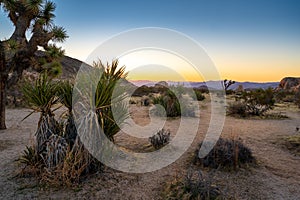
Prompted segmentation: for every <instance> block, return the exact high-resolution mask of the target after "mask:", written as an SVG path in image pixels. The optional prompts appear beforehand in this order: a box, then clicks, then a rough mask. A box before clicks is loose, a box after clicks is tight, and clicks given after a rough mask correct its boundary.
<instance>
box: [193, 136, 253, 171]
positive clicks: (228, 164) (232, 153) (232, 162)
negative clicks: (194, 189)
mask: <svg viewBox="0 0 300 200" xmlns="http://www.w3.org/2000/svg"><path fill="white" fill-rule="evenodd" d="M201 146H202V142H201V143H200V145H199V149H200V147H201ZM199 149H198V150H196V152H195V164H197V163H200V164H201V165H203V166H204V167H210V168H215V169H216V168H219V167H221V168H228V169H231V168H237V167H240V166H242V165H243V164H247V163H254V162H255V159H254V157H253V156H252V152H251V150H250V149H249V148H248V147H246V146H245V145H244V144H243V143H241V142H240V141H238V140H233V139H223V138H220V139H219V140H218V141H217V143H216V145H215V146H214V148H213V149H212V150H211V151H210V152H209V154H208V155H207V156H206V157H204V158H199V156H198V154H199Z"/></svg>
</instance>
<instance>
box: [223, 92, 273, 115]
mask: <svg viewBox="0 0 300 200" xmlns="http://www.w3.org/2000/svg"><path fill="white" fill-rule="evenodd" d="M274 104H275V99H274V93H273V90H272V89H271V88H269V89H266V90H263V89H257V90H253V91H247V92H243V93H242V95H241V96H240V97H239V98H237V99H236V103H234V104H232V105H230V106H229V107H228V114H231V115H240V116H242V117H245V116H247V115H252V116H263V115H265V113H266V112H267V111H269V110H272V109H273V108H274Z"/></svg>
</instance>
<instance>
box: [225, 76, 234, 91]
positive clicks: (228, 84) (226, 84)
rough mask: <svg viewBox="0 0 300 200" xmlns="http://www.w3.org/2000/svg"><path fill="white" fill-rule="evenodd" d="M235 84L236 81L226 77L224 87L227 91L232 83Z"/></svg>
mask: <svg viewBox="0 0 300 200" xmlns="http://www.w3.org/2000/svg"><path fill="white" fill-rule="evenodd" d="M233 84H235V81H232V80H227V79H225V80H224V81H223V85H224V89H225V91H227V90H228V89H229V87H230V86H231V85H233Z"/></svg>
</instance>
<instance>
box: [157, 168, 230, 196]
mask: <svg viewBox="0 0 300 200" xmlns="http://www.w3.org/2000/svg"><path fill="white" fill-rule="evenodd" d="M213 182H214V173H213V172H210V173H209V174H208V175H206V176H205V175H204V174H203V173H202V172H201V171H199V172H198V174H197V175H196V176H195V174H194V173H193V172H192V171H189V172H188V173H187V174H186V176H185V177H183V178H178V177H176V178H175V179H174V180H173V181H172V182H170V183H167V185H166V187H165V190H164V191H163V193H162V198H163V199H167V200H171V199H172V200H175V199H183V200H198V199H204V200H208V199H225V197H224V195H223V194H222V192H221V190H220V188H219V187H218V186H217V185H216V184H215V183H213Z"/></svg>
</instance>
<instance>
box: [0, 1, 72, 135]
mask: <svg viewBox="0 0 300 200" xmlns="http://www.w3.org/2000/svg"><path fill="white" fill-rule="evenodd" d="M0 6H1V7H3V8H4V11H5V12H6V13H7V14H8V18H9V19H10V21H11V22H12V24H13V26H14V28H15V29H14V32H13V34H12V35H11V36H10V37H9V38H8V39H5V40H3V41H0V51H1V52H0V59H1V60H0V76H1V79H0V80H1V81H0V89H1V91H0V129H5V128H6V126H5V102H6V89H7V87H9V86H10V85H12V84H14V83H16V82H17V81H18V79H19V78H20V77H21V75H22V72H23V70H25V69H28V68H29V67H35V66H36V65H39V66H40V65H45V67H46V68H47V70H50V69H51V68H52V67H56V66H57V62H53V60H50V59H49V58H50V57H51V56H53V54H51V52H53V51H55V52H60V53H63V50H61V49H60V48H57V47H56V46H55V45H49V42H50V41H51V42H63V41H64V40H65V39H66V38H67V37H68V36H67V34H66V31H65V29H64V28H62V27H58V26H55V25H54V24H53V18H54V17H55V15H54V11H55V8H56V6H55V4H54V3H53V2H51V1H46V0H0ZM28 31H31V34H30V37H27V36H26V33H27V32H28ZM38 47H42V48H44V50H45V51H46V53H44V54H45V55H44V56H45V57H46V59H44V61H43V62H42V63H40V61H41V55H38V54H37V50H38ZM54 73H55V72H54Z"/></svg>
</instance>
